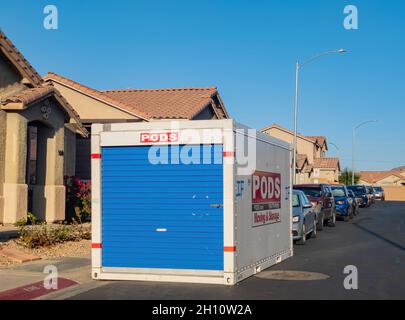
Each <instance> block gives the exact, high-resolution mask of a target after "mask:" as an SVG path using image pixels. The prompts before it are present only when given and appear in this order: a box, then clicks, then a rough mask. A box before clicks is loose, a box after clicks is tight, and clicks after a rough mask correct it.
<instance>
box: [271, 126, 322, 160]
mask: <svg viewBox="0 0 405 320" xmlns="http://www.w3.org/2000/svg"><path fill="white" fill-rule="evenodd" d="M264 132H265V133H267V134H269V135H271V136H273V137H275V138H278V139H281V140H283V141H286V142H288V143H290V144H292V143H293V139H294V136H293V135H292V134H290V133H288V132H285V131H283V130H280V129H278V128H271V129H269V130H267V131H264ZM314 148H315V145H314V143H312V142H310V141H308V140H305V139H302V138H300V137H297V153H298V154H305V155H306V156H307V157H308V162H309V163H310V164H312V163H314V154H315V150H314Z"/></svg>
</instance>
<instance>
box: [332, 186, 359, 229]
mask: <svg viewBox="0 0 405 320" xmlns="http://www.w3.org/2000/svg"><path fill="white" fill-rule="evenodd" d="M331 188H332V193H333V196H334V198H335V205H336V213H337V216H338V217H342V218H343V220H344V221H349V220H350V219H351V218H352V217H353V201H354V200H353V199H352V198H350V197H349V194H348V192H347V189H346V187H345V186H342V185H336V186H331Z"/></svg>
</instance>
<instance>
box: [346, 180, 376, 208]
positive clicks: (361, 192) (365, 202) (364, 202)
mask: <svg viewBox="0 0 405 320" xmlns="http://www.w3.org/2000/svg"><path fill="white" fill-rule="evenodd" d="M347 189H348V190H351V191H353V192H354V194H355V195H356V197H357V198H360V199H361V202H360V207H361V208H366V207H369V206H370V205H371V198H370V195H369V194H368V193H367V189H366V187H365V186H362V185H355V186H347Z"/></svg>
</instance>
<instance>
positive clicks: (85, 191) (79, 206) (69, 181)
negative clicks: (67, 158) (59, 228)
mask: <svg viewBox="0 0 405 320" xmlns="http://www.w3.org/2000/svg"><path fill="white" fill-rule="evenodd" d="M65 186H66V211H67V216H68V217H70V218H71V219H72V220H75V219H76V218H77V219H79V222H82V221H85V220H88V219H89V218H90V215H91V181H89V180H87V181H86V180H81V179H79V178H78V177H74V176H65Z"/></svg>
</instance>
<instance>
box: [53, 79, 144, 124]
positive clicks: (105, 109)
mask: <svg viewBox="0 0 405 320" xmlns="http://www.w3.org/2000/svg"><path fill="white" fill-rule="evenodd" d="M52 83H53V85H54V86H55V88H56V89H58V90H59V92H60V93H61V94H62V96H63V97H64V98H65V99H66V100H67V101H68V102H69V103H70V105H72V106H73V108H74V109H75V110H76V112H77V113H78V114H79V116H80V119H81V120H82V121H83V122H88V121H86V120H88V119H91V120H97V119H101V120H103V119H122V120H125V119H128V120H134V119H138V117H135V116H133V115H131V114H129V113H127V112H124V111H121V110H119V109H117V108H114V107H112V106H110V105H108V104H106V103H103V102H101V101H98V100H96V99H94V98H91V97H88V96H86V95H84V94H82V93H80V92H78V91H75V90H73V89H71V88H69V87H66V86H64V85H61V84H59V83H57V82H52ZM92 122H97V121H92Z"/></svg>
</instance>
